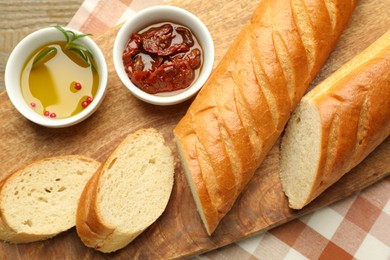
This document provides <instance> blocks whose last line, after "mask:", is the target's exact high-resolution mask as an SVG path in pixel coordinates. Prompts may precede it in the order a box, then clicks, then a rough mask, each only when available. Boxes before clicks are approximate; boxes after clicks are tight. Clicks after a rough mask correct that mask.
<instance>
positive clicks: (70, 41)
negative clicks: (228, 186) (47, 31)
mask: <svg viewBox="0 0 390 260" xmlns="http://www.w3.org/2000/svg"><path fill="white" fill-rule="evenodd" d="M53 27H54V28H56V29H57V30H59V31H60V32H61V33H62V34H63V35H64V36H65V39H66V44H65V47H64V48H63V51H64V52H65V51H67V50H68V51H71V52H72V53H74V54H76V55H77V56H78V57H79V58H81V60H82V61H83V62H84V63H85V64H86V67H88V66H91V68H92V69H93V70H95V71H96V68H95V64H94V63H95V60H94V57H93V55H92V53H91V52H90V50H88V49H87V48H86V47H84V46H83V45H80V44H78V43H75V42H74V41H76V40H77V39H80V38H83V37H86V36H92V34H89V33H82V34H76V33H74V32H73V31H71V30H65V29H64V28H62V27H61V26H59V25H55V26H53ZM56 54H57V50H56V48H54V47H51V48H45V49H44V50H42V51H41V52H40V53H39V55H37V56H36V58H35V59H34V61H33V67H34V66H37V65H38V64H43V63H45V62H47V61H49V60H50V59H52V58H53V57H54V56H55V55H56ZM68 56H69V55H68Z"/></svg>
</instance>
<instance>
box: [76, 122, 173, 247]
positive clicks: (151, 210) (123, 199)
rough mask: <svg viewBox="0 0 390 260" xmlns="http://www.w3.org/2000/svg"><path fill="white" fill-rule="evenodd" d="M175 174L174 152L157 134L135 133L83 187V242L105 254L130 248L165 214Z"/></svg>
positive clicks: (80, 221)
mask: <svg viewBox="0 0 390 260" xmlns="http://www.w3.org/2000/svg"><path fill="white" fill-rule="evenodd" d="M173 175H174V161H173V156H172V154H171V150H170V149H169V147H167V146H166V145H165V144H164V138H163V137H162V136H161V135H160V134H159V133H158V132H157V131H156V130H154V129H142V130H139V131H137V132H135V133H134V134H130V135H129V136H128V137H127V138H126V139H125V140H123V141H122V142H121V144H120V145H119V146H118V147H117V148H116V149H115V151H114V152H113V153H112V154H111V155H110V156H109V158H108V159H107V160H106V162H105V163H104V164H103V165H102V167H101V168H100V169H99V170H98V171H97V172H96V173H95V175H94V176H93V177H92V178H91V180H90V181H89V182H88V184H87V185H86V186H85V188H84V191H83V193H82V195H81V199H80V203H79V206H78V210H77V217H76V229H77V233H78V235H79V237H80V239H81V240H82V242H83V243H84V244H85V245H86V246H88V247H92V248H95V249H96V250H98V251H101V252H105V253H108V252H113V251H116V250H119V249H121V248H123V247H125V246H126V245H127V244H129V243H130V242H131V241H132V240H134V239H135V238H136V237H137V236H138V235H140V234H141V233H142V232H143V231H144V230H145V229H146V228H147V227H148V226H150V225H151V224H152V223H153V222H155V221H156V220H157V218H158V217H159V216H160V215H161V214H162V212H163V211H164V210H165V207H166V206H167V203H168V200H169V197H170V194H171V191H172V186H173Z"/></svg>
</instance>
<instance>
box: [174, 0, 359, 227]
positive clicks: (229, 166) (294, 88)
mask: <svg viewBox="0 0 390 260" xmlns="http://www.w3.org/2000/svg"><path fill="white" fill-rule="evenodd" d="M355 5H356V1H344V0H320V1H309V0H290V1H289V0H263V1H261V2H260V5H259V6H258V7H257V9H256V10H255V12H254V14H253V16H252V18H251V21H250V23H248V24H247V25H246V26H244V28H243V30H242V31H241V32H240V33H239V35H238V37H237V38H236V40H235V41H234V42H233V44H232V46H231V47H230V48H229V49H228V50H227V52H226V54H225V56H224V57H223V59H222V60H221V62H220V64H219V65H218V66H217V67H216V69H215V71H214V72H213V73H212V75H211V76H210V78H209V80H208V81H207V83H206V84H205V86H204V87H203V88H202V90H201V91H200V92H199V94H198V96H197V97H196V99H195V100H194V102H193V103H192V104H191V106H190V108H189V109H188V111H187V113H186V115H185V116H184V117H183V118H182V119H181V121H180V122H179V124H178V125H177V126H176V128H175V129H174V133H175V137H176V142H177V146H178V149H179V152H180V154H181V158H182V164H183V167H184V168H185V169H186V177H187V180H188V183H189V186H190V187H191V190H192V193H193V195H194V199H195V201H196V203H197V207H198V210H199V213H200V215H201V217H202V220H203V222H204V224H205V227H206V231H207V233H208V234H211V233H212V232H213V231H214V230H215V228H216V227H217V225H218V223H219V221H220V220H221V219H222V217H223V216H224V215H225V214H226V213H227V212H228V211H229V210H230V209H231V207H232V206H233V203H234V202H235V200H236V198H237V197H238V195H239V194H240V193H241V191H242V190H243V189H244V187H245V186H246V184H247V183H248V182H249V180H250V179H251V178H252V176H253V174H254V172H255V170H256V169H257V168H258V167H259V166H260V164H261V162H262V161H263V159H264V158H265V156H266V154H267V152H268V151H269V150H270V149H271V147H272V146H273V144H274V143H275V141H276V140H277V138H278V137H279V135H280V133H281V132H282V130H283V128H284V126H285V124H286V122H287V120H288V118H289V116H290V114H291V112H292V111H293V110H294V108H295V107H296V105H297V103H298V101H299V100H300V99H301V97H302V96H303V94H304V93H305V91H306V89H307V88H308V86H309V84H310V82H311V81H312V80H313V78H314V77H315V75H316V74H317V73H318V71H319V70H320V68H321V67H322V65H323V64H324V62H325V60H326V59H327V57H328V55H329V53H330V52H331V50H332V48H333V47H334V45H335V43H336V41H337V39H338V38H339V36H340V35H341V33H342V30H343V29H344V28H345V26H346V25H347V23H348V20H349V18H350V17H351V14H352V12H353V9H354V7H355Z"/></svg>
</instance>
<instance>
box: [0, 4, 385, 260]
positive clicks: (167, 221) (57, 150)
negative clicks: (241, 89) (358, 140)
mask: <svg viewBox="0 0 390 260" xmlns="http://www.w3.org/2000/svg"><path fill="white" fill-rule="evenodd" d="M258 3H259V1H253V0H233V1H220V0H211V1H210V0H208V1H205V0H204V1H201V0H198V1H194V0H182V1H176V2H171V3H170V4H172V5H176V6H180V7H184V8H186V9H188V10H189V11H191V12H193V13H194V14H196V15H198V16H199V17H200V18H201V19H202V20H203V21H204V22H205V23H206V25H207V26H208V28H209V29H210V31H211V34H212V36H213V38H214V41H215V50H216V64H217V63H218V61H219V60H220V59H221V57H222V55H223V54H224V53H225V51H226V48H227V47H228V46H229V44H230V43H231V42H232V40H233V39H234V36H235V35H236V34H237V33H238V31H239V30H240V29H241V27H242V25H243V24H244V23H246V22H247V21H248V19H249V18H250V16H251V14H252V12H253V10H254V8H255V6H257V4H258ZM389 29H390V0H362V1H360V3H359V6H358V7H357V9H356V10H355V13H354V16H353V18H352V21H351V22H350V25H349V26H348V28H347V29H346V31H345V32H344V34H343V36H342V38H341V40H340V42H339V44H338V45H337V48H336V50H335V51H334V52H333V53H332V55H331V57H330V58H329V60H328V62H327V64H326V65H325V67H324V68H323V70H322V71H321V73H320V75H319V76H318V77H317V79H316V80H315V83H317V82H319V81H321V80H322V79H324V78H325V77H326V76H328V75H329V74H330V73H332V72H333V71H334V70H336V69H337V68H338V67H339V66H340V65H341V64H343V63H344V62H346V61H347V60H349V59H350V58H351V57H353V56H354V55H355V54H357V53H358V52H360V51H361V50H363V49H364V48H366V47H367V46H368V45H369V44H370V43H372V42H373V41H374V40H375V39H377V38H378V37H379V36H380V35H382V34H383V33H384V32H385V31H387V30H389ZM117 31H118V27H117V28H112V29H111V30H109V31H107V32H106V33H104V34H103V35H101V36H99V37H97V38H96V39H95V40H96V41H97V43H98V44H99V45H100V47H101V48H102V50H103V52H104V53H105V56H106V59H107V62H108V66H109V81H108V85H109V86H108V90H107V94H106V97H105V100H104V102H103V104H102V105H101V107H100V108H99V110H98V111H97V112H96V113H95V114H94V115H93V116H92V117H90V118H89V119H87V120H86V121H84V122H82V123H80V124H78V125H76V126H72V127H69V128H65V129H48V128H44V127H41V126H38V125H35V124H33V123H31V122H29V121H27V120H26V119H24V118H23V117H22V116H21V115H19V114H18V112H17V111H16V110H15V109H14V108H13V107H12V105H11V103H10V101H9V99H8V97H7V95H6V93H1V94H0V126H1V127H0V151H1V152H0V177H1V178H3V177H5V176H7V175H8V174H10V173H11V172H13V171H14V170H16V169H17V168H19V167H22V166H24V165H26V164H27V163H30V162H32V161H34V160H37V159H41V158H44V157H48V156H55V155H63V154H83V155H86V156H90V157H92V158H95V159H97V160H99V161H104V159H105V158H106V157H107V156H108V154H109V153H110V152H111V151H112V150H113V149H114V147H115V146H116V145H117V144H118V143H119V142H120V141H121V140H122V139H123V138H124V137H125V136H126V135H127V134H129V133H132V132H134V131H135V130H137V129H139V128H144V127H155V128H157V129H158V130H159V131H160V132H162V133H163V134H164V137H165V138H166V140H167V142H168V144H169V146H170V147H171V148H172V150H173V151H174V152H175V155H176V148H175V146H174V144H173V142H172V138H173V135H172V130H173V128H174V126H175V125H176V124H177V122H178V121H179V120H180V118H181V117H182V116H183V115H184V113H185V112H186V110H187V108H188V106H189V104H190V102H191V100H190V101H188V102H186V103H183V104H180V105H175V106H170V107H158V106H153V105H149V104H146V103H143V102H141V101H139V100H137V99H136V98H134V97H133V96H132V95H131V94H130V93H129V91H127V89H126V88H125V87H124V86H123V85H122V84H121V82H120V80H119V78H118V77H117V76H116V73H115V71H114V67H113V64H112V55H111V51H112V46H113V42H114V38H115V35H116V33H117ZM384 109H386V108H384ZM387 109H388V108H387ZM278 153H279V150H278V143H277V144H276V145H275V146H274V148H273V149H272V150H271V152H270V153H269V155H268V157H267V158H266V160H265V161H264V163H263V164H262V167H261V168H260V169H259V170H258V171H257V173H256V175H255V176H254V178H253V180H252V181H251V182H250V183H249V185H248V187H247V188H246V190H245V191H244V192H243V194H242V195H241V196H240V197H239V199H238V200H237V202H236V204H235V206H234V207H233V209H232V210H231V212H230V213H229V214H228V215H227V216H226V217H225V218H224V219H223V221H222V222H221V224H220V226H219V227H218V229H217V230H216V231H215V233H214V234H213V236H211V237H209V236H208V235H207V234H206V232H205V230H204V228H203V226H202V223H201V220H200V218H199V216H198V213H197V211H196V209H195V204H194V202H193V199H192V196H191V194H190V191H189V189H188V187H187V184H186V182H185V178H184V176H183V171H182V169H181V166H180V163H179V160H178V159H177V167H176V171H175V185H174V189H173V192H172V196H171V199H170V202H169V204H168V206H167V209H166V211H165V212H164V214H163V215H162V216H161V218H160V219H159V220H158V221H157V222H156V223H155V224H153V225H152V226H151V227H150V228H148V229H147V230H146V231H145V232H144V233H143V234H141V235H140V236H139V237H138V238H137V239H136V240H135V241H134V242H133V243H131V244H130V245H129V246H128V247H126V248H124V249H122V250H120V251H119V252H116V253H113V254H102V253H99V252H96V251H94V250H92V249H89V248H87V247H85V246H84V245H83V244H82V243H81V241H80V240H79V238H78V237H77V233H76V232H75V229H71V230H70V231H67V232H65V233H63V234H61V235H59V236H57V237H55V238H53V239H50V240H46V241H42V242H36V243H31V244H26V245H11V244H7V243H4V242H0V256H1V258H5V257H7V258H12V259H40V258H42V257H45V258H56V257H61V258H65V257H67V258H71V259H92V258H93V259H106V258H121V259H123V258H124V259H133V258H151V259H157V258H165V259H166V258H181V257H186V256H191V255H195V254H199V253H202V252H206V251H209V250H212V249H215V248H218V247H221V246H224V245H227V244H229V243H232V242H235V241H238V240H240V239H242V238H245V237H247V236H250V235H253V234H256V233H259V232H263V231H266V230H268V229H270V228H272V227H275V226H278V225H280V224H282V223H285V222H287V221H289V220H292V219H294V218H297V217H299V216H302V215H304V214H307V213H309V212H312V211H314V210H316V209H318V208H321V207H323V206H325V205H328V204H330V203H332V202H334V201H337V200H340V199H342V198H345V197H347V196H349V195H351V194H353V193H355V192H357V191H359V190H361V189H363V188H365V187H367V186H369V185H370V184H372V183H374V182H376V181H378V180H380V179H382V178H384V177H385V176H387V175H388V174H389V173H390V161H389V156H390V138H388V139H387V140H386V141H385V142H384V143H383V144H382V145H381V146H379V147H378V148H377V149H376V150H375V151H374V152H373V153H372V154H371V155H370V156H369V157H368V158H367V159H366V160H365V161H364V162H362V163H361V164H360V165H359V166H358V167H356V168H355V169H353V170H352V171H351V172H350V173H349V174H347V175H346V176H345V177H344V178H343V179H341V180H340V181H339V182H338V183H337V184H335V185H334V186H333V187H331V188H330V189H329V190H327V191H326V192H325V193H324V194H323V195H322V196H320V197H319V198H318V199H317V200H315V201H314V202H313V203H311V204H310V205H309V206H307V207H306V208H305V209H303V210H301V211H292V210H290V209H289V208H288V206H287V200H286V198H285V197H284V195H283V192H282V190H281V186H280V183H279V179H278V171H279V167H278ZM176 158H177V155H176Z"/></svg>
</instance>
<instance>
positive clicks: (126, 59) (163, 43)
mask: <svg viewBox="0 0 390 260" xmlns="http://www.w3.org/2000/svg"><path fill="white" fill-rule="evenodd" d="M122 58H123V64H124V67H125V71H126V73H127V75H128V76H129V78H130V79H131V81H132V82H133V83H134V84H135V85H136V86H138V87H139V88H140V89H142V90H143V91H145V92H147V93H150V94H155V93H161V92H169V91H174V90H178V89H184V88H187V87H189V86H190V85H191V84H192V82H193V81H194V79H195V78H196V76H197V75H198V72H199V70H200V67H201V64H202V51H201V47H200V45H199V43H198V42H197V39H196V37H194V35H193V34H192V32H191V31H190V30H189V29H188V28H186V27H184V26H181V25H177V24H173V23H164V24H161V23H160V24H156V25H153V26H150V27H148V28H146V29H145V30H143V31H141V32H139V33H133V34H132V35H131V36H130V39H129V41H128V43H127V45H126V48H125V51H124V52H123V56H122Z"/></svg>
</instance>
